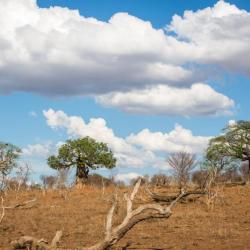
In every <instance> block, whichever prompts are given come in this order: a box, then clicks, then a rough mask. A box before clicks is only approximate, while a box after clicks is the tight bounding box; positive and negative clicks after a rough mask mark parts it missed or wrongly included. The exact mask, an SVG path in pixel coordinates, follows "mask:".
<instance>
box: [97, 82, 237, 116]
mask: <svg viewBox="0 0 250 250" xmlns="http://www.w3.org/2000/svg"><path fill="white" fill-rule="evenodd" d="M96 101H97V102H99V103H101V104H103V105H105V106H108V107H115V108H119V109H122V110H124V111H125V112H129V113H137V114H138V113H141V114H160V115H181V116H206V115H223V114H226V115H228V114H230V113H232V111H233V107H234V101H233V100H232V99H230V98H228V97H227V96H224V95H223V94H220V93H218V92H216V91H215V90H213V89H212V88H211V87H210V86H209V85H206V84H203V83H196V84H193V85H192V86H191V87H190V88H175V87H169V86H164V85H158V86H155V87H152V88H148V89H143V90H132V91H129V92H113V93H109V94H105V95H100V96H98V97H96Z"/></svg>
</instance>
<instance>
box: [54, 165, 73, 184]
mask: <svg viewBox="0 0 250 250" xmlns="http://www.w3.org/2000/svg"><path fill="white" fill-rule="evenodd" d="M69 173H70V169H69V168H62V169H58V171H57V177H56V179H57V180H56V182H57V184H56V185H57V187H58V188H65V187H66V185H67V181H68V178H69Z"/></svg>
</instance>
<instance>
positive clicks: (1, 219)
mask: <svg viewBox="0 0 250 250" xmlns="http://www.w3.org/2000/svg"><path fill="white" fill-rule="evenodd" d="M1 200H2V214H1V218H0V224H1V223H2V221H3V217H4V215H5V207H4V205H3V203H4V199H3V197H1Z"/></svg>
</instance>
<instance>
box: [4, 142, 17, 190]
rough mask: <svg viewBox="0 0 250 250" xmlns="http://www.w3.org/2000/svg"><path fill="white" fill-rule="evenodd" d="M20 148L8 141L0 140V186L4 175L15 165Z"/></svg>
mask: <svg viewBox="0 0 250 250" xmlns="http://www.w3.org/2000/svg"><path fill="white" fill-rule="evenodd" d="M20 153H21V149H20V148H18V147H16V146H14V145H13V144H10V143H5V142H0V177H1V188H2V185H3V183H4V179H5V177H6V175H8V174H9V172H10V171H11V170H12V169H13V168H14V167H15V166H16V161H17V159H18V158H19V156H20Z"/></svg>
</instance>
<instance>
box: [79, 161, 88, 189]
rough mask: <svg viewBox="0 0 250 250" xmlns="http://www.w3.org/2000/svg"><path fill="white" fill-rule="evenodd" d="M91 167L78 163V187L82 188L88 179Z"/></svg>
mask: <svg viewBox="0 0 250 250" xmlns="http://www.w3.org/2000/svg"><path fill="white" fill-rule="evenodd" d="M88 174H89V169H88V168H86V167H84V166H83V165H77V168H76V187H77V188H82V187H83V186H84V184H86V182H87V180H88Z"/></svg>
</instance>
